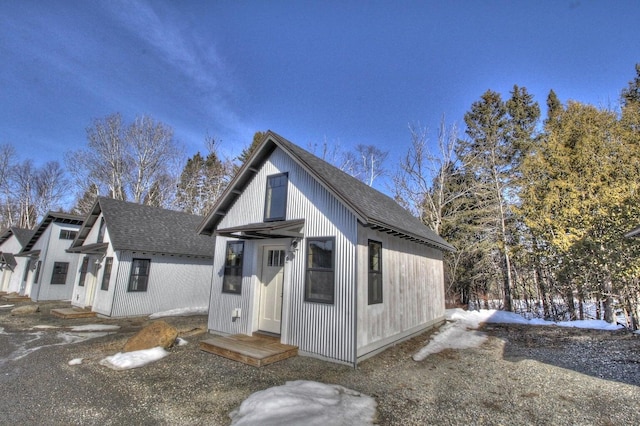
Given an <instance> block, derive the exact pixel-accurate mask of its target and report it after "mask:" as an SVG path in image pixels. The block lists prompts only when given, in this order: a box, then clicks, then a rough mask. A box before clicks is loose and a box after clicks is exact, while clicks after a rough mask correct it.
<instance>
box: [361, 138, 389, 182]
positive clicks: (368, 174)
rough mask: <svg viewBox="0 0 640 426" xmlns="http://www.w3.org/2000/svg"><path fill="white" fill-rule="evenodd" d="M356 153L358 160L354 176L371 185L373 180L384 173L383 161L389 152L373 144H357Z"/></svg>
mask: <svg viewBox="0 0 640 426" xmlns="http://www.w3.org/2000/svg"><path fill="white" fill-rule="evenodd" d="M356 153H357V155H358V160H359V161H358V166H357V167H356V171H357V175H356V177H358V178H359V179H360V180H361V181H363V182H364V183H366V184H367V185H369V186H373V182H374V181H375V180H376V179H377V178H379V177H380V176H383V175H384V174H385V173H386V170H385V169H384V166H383V163H384V161H385V160H386V159H387V156H388V155H389V152H388V151H382V150H380V149H378V148H377V147H375V146H374V145H358V146H356Z"/></svg>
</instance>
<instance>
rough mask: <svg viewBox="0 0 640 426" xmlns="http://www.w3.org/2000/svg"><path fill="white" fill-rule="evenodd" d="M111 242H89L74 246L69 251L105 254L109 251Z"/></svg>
mask: <svg viewBox="0 0 640 426" xmlns="http://www.w3.org/2000/svg"><path fill="white" fill-rule="evenodd" d="M107 247H109V243H95V244H87V245H84V246H78V247H72V248H70V249H69V250H67V252H69V253H83V254H105V253H106V252H107Z"/></svg>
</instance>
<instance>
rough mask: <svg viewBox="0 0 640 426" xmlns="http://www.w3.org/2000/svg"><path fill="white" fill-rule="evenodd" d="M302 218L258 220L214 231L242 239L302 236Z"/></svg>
mask: <svg viewBox="0 0 640 426" xmlns="http://www.w3.org/2000/svg"><path fill="white" fill-rule="evenodd" d="M303 226H304V219H293V220H282V221H276V222H259V223H250V224H248V225H241V226H234V227H231V228H223V229H218V230H216V231H215V234H216V235H220V236H222V237H230V238H240V239H243V240H256V239H265V238H302V237H303V236H304V234H303V233H302V232H301V230H302V227H303Z"/></svg>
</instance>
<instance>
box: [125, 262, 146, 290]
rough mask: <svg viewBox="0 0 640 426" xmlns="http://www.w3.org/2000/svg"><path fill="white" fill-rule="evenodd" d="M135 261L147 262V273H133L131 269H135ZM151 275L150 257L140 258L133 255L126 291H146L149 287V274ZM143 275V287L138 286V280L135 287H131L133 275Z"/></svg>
mask: <svg viewBox="0 0 640 426" xmlns="http://www.w3.org/2000/svg"><path fill="white" fill-rule="evenodd" d="M136 262H146V263H147V274H146V275H141V274H134V273H133V271H135V268H134V265H135V263H136ZM150 275H151V259H148V258H141V257H134V258H133V259H131V270H130V271H129V284H128V285H127V292H130V293H137V292H145V291H147V289H148V288H149V276H150ZM134 276H135V277H145V279H144V288H139V287H140V285H139V284H140V282H138V283H137V284H138V285H137V286H136V288H132V286H131V284H133V277H134Z"/></svg>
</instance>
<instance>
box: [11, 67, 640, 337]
mask: <svg viewBox="0 0 640 426" xmlns="http://www.w3.org/2000/svg"><path fill="white" fill-rule="evenodd" d="M635 70H636V76H635V77H634V79H632V80H631V81H630V82H629V84H628V85H627V87H625V88H623V89H622V91H621V95H620V105H619V108H617V109H615V110H612V109H605V108H601V107H596V106H593V105H588V104H583V103H580V102H578V101H567V102H566V104H563V103H562V102H561V101H560V99H559V98H558V96H557V95H556V93H555V92H554V91H553V90H551V91H550V92H549V95H548V97H547V100H546V116H545V117H544V118H543V117H542V113H541V109H540V106H539V105H538V103H537V102H536V101H535V100H534V98H533V96H532V95H531V94H530V93H528V91H527V89H526V88H525V87H519V86H517V85H516V86H513V89H512V90H511V91H510V92H509V96H508V97H507V98H506V99H503V98H502V95H501V94H500V93H497V92H494V91H491V90H488V91H486V92H485V93H484V94H482V95H481V96H480V98H479V99H478V100H477V101H476V102H474V103H473V104H472V105H471V107H470V109H469V111H468V112H467V113H466V114H465V115H464V125H465V126H464V131H463V133H462V135H459V134H458V129H457V127H456V126H455V125H447V123H446V122H445V121H444V119H443V120H442V122H441V123H440V125H439V127H438V134H437V140H436V141H433V142H432V141H430V140H429V138H428V134H429V132H428V130H427V129H426V128H422V127H420V126H410V128H409V137H410V141H411V145H410V147H409V149H408V151H407V153H406V154H405V155H404V156H403V157H402V159H401V161H400V163H399V164H398V165H397V166H395V167H393V169H391V170H390V171H389V169H388V165H386V164H385V161H386V158H387V155H388V153H387V152H385V151H381V150H379V149H378V148H376V147H375V146H373V145H363V144H360V145H357V146H356V148H355V149H354V150H353V151H341V150H340V148H339V147H338V145H336V146H331V145H330V144H328V143H327V142H324V144H323V145H322V146H321V147H320V150H321V152H320V153H317V152H316V155H318V156H319V157H321V158H323V159H325V160H326V161H329V162H330V163H332V164H334V165H335V166H336V167H338V168H340V169H341V170H344V171H345V172H347V173H349V174H351V175H352V176H355V177H357V178H359V179H361V180H362V181H363V182H365V183H366V184H368V185H371V186H373V185H374V182H375V181H376V179H378V178H380V177H382V176H386V177H388V182H390V184H389V188H388V192H389V193H391V194H392V196H393V197H394V198H395V199H396V201H397V202H398V203H400V204H401V205H402V206H404V207H405V208H407V209H408V210H410V211H411V212H412V213H413V214H414V215H416V216H417V217H419V218H420V219H421V220H422V221H423V222H424V223H425V224H426V225H427V226H429V227H430V228H431V229H433V230H434V231H436V232H437V233H439V234H440V235H441V236H442V237H444V238H445V239H446V240H447V241H448V242H449V243H451V244H452V245H454V246H455V247H456V248H457V251H456V252H455V253H446V254H445V280H446V282H445V287H446V293H447V298H448V301H449V303H450V304H452V305H469V304H472V305H473V306H476V307H499V308H502V309H506V310H514V311H520V310H525V311H529V312H532V313H535V314H538V313H539V314H540V315H542V316H544V317H545V318H554V319H560V318H570V319H577V318H579V319H585V318H588V317H589V315H591V316H592V317H593V316H595V317H597V318H602V319H605V320H607V321H609V322H613V321H615V315H616V313H618V314H619V313H622V314H624V315H626V317H627V323H628V324H631V325H632V327H633V328H634V329H637V328H638V317H639V315H640V311H639V306H640V300H639V297H640V241H637V240H635V239H629V238H625V237H624V234H625V233H626V232H628V231H629V230H631V229H632V228H634V227H636V226H638V225H640V195H639V192H638V191H639V185H640V178H639V176H640V161H639V158H640V64H638V65H636V68H635ZM263 136H264V133H262V132H256V134H255V135H254V138H253V141H251V143H249V144H248V145H247V146H246V148H244V150H243V151H242V153H241V154H240V155H239V157H238V158H235V159H227V158H223V157H221V155H220V152H219V151H220V150H219V143H218V142H217V141H216V140H215V139H214V138H212V137H209V136H207V137H206V138H205V140H204V145H205V148H206V151H205V153H204V154H201V153H200V152H197V153H196V154H195V155H193V156H191V157H189V158H186V156H185V154H184V152H183V151H184V150H183V148H182V147H181V146H180V144H179V143H178V142H177V141H176V140H175V139H174V136H173V130H172V129H171V127H169V126H167V125H165V124H163V123H161V122H157V121H155V120H154V119H153V118H151V117H148V116H141V117H137V118H135V119H134V120H133V121H132V122H130V123H127V122H125V121H124V120H123V118H122V117H121V115H120V114H113V115H110V116H107V117H105V118H103V119H97V120H95V121H94V122H93V123H92V125H91V126H90V127H89V128H88V129H87V145H86V146H85V147H83V148H81V149H78V150H77V151H74V152H69V153H67V155H66V164H65V167H66V169H65V168H63V167H62V166H61V165H60V164H59V163H58V162H55V161H53V162H48V163H45V164H43V165H41V166H36V165H34V163H33V161H31V160H26V161H23V162H19V161H17V157H16V152H15V149H14V148H13V146H11V145H7V144H5V145H0V228H5V227H8V226H18V227H21V228H33V227H35V226H36V224H37V222H38V220H39V219H40V218H41V217H42V216H43V215H44V214H45V213H46V212H47V211H48V210H62V209H63V207H64V205H65V203H67V204H68V203H69V195H70V194H76V197H75V201H74V202H73V207H72V208H71V209H69V210H70V212H71V213H75V214H80V215H83V214H85V213H86V212H87V211H88V209H89V208H90V207H91V205H92V203H93V201H94V200H95V198H96V197H97V196H99V195H100V196H108V197H113V198H116V199H120V200H127V201H132V202H135V203H141V204H148V205H154V206H159V207H164V208H171V209H177V210H182V211H185V212H188V213H192V214H197V215H206V214H207V213H208V211H209V209H210V208H211V207H212V206H213V204H214V203H215V201H216V200H217V199H218V197H219V196H220V195H221V194H222V192H223V191H224V189H225V188H226V186H227V184H228V182H229V181H230V180H231V178H232V177H233V175H234V174H235V173H236V172H237V170H238V169H239V168H240V167H241V165H242V164H243V163H244V162H245V161H246V160H247V159H248V158H249V157H250V156H251V154H252V153H253V151H254V150H255V148H256V147H257V145H258V144H259V142H260V141H261V140H262V138H263ZM317 148H318V146H313V147H311V148H310V150H311V151H317ZM496 301H498V302H499V303H498V304H497V305H496ZM587 302H589V304H590V305H589V306H595V311H594V312H588V309H587V305H586V303H587Z"/></svg>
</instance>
